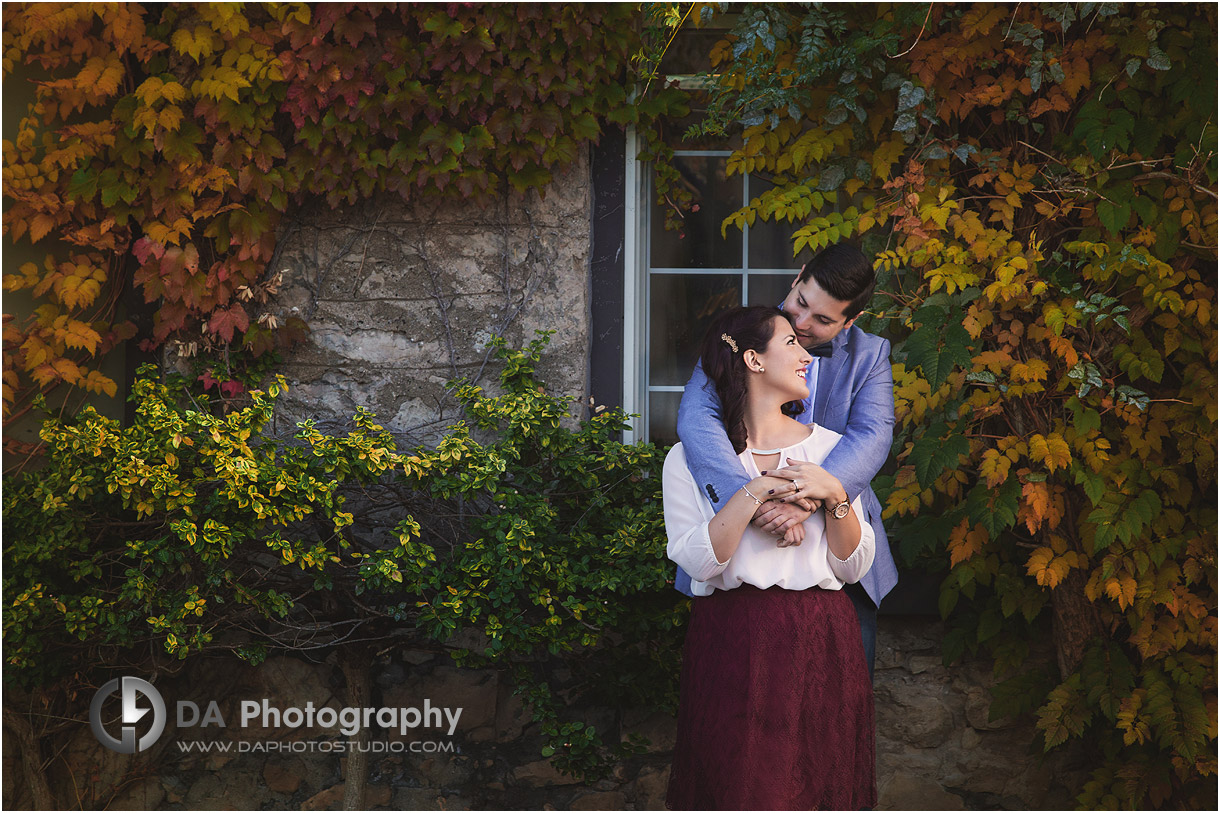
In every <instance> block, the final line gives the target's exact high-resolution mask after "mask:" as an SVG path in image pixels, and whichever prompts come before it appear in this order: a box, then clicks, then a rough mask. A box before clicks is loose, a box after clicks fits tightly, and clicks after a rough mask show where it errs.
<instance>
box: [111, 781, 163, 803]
mask: <svg viewBox="0 0 1220 813" xmlns="http://www.w3.org/2000/svg"><path fill="white" fill-rule="evenodd" d="M163 801H165V788H164V786H162V784H161V779H160V778H159V777H156V776H149V777H147V778H145V779H141V780H140V781H139V782H136V783H135V784H134V785H132V786H131V787H129V788H128V789H126V790H124V791H123V792H122V793H120V794H119V795H118V796H116V797H115V798H114V800H113V801H111V802H110V804H109V805H107V810H156V809H157V808H158V807H160V806H161V803H162V802H163Z"/></svg>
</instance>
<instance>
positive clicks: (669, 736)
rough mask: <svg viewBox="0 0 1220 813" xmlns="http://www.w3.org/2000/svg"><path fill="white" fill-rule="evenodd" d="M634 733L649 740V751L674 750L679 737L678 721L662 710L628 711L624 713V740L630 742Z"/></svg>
mask: <svg viewBox="0 0 1220 813" xmlns="http://www.w3.org/2000/svg"><path fill="white" fill-rule="evenodd" d="M633 734H634V735H638V736H641V737H643V738H645V739H647V740H648V746H647V747H648V752H649V753H658V752H664V751H672V750H674V743H675V742H676V740H677V737H678V721H677V720H676V719H675V718H674V717H673V716H672V715H669V714H665V713H664V712H660V711H654V712H651V713H642V712H638V711H635V710H631V711H627V712H625V713H624V714H623V726H622V741H623V742H629V741H630V739H631V736H632V735H633Z"/></svg>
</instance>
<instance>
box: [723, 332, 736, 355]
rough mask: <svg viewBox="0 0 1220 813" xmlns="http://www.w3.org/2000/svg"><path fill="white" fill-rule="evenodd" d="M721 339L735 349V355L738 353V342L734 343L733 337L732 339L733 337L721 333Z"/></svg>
mask: <svg viewBox="0 0 1220 813" xmlns="http://www.w3.org/2000/svg"><path fill="white" fill-rule="evenodd" d="M720 338H722V339H724V340H725V342H727V343H728V345H729V347H731V348H733V352H734V353H736V352H737V342H735V341H733V337H732V336H730V335H729V334H727V333H721V334H720Z"/></svg>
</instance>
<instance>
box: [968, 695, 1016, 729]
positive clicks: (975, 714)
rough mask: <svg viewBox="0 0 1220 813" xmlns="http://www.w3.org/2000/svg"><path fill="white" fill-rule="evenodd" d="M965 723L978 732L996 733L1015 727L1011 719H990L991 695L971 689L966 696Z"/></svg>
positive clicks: (1014, 721) (1014, 722) (1013, 720)
mask: <svg viewBox="0 0 1220 813" xmlns="http://www.w3.org/2000/svg"><path fill="white" fill-rule="evenodd" d="M966 722H968V723H969V724H970V727H971V728H974V729H976V730H978V731H997V730H999V729H1001V728H1012V727H1013V726H1015V725H1017V721H1016V720H1015V719H1014V718H1012V717H999V718H997V719H995V720H992V719H991V693H990V692H988V691H987V690H986V689H981V688H973V689H971V690H970V691H969V692H968V693H967V695H966Z"/></svg>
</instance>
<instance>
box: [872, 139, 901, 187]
mask: <svg viewBox="0 0 1220 813" xmlns="http://www.w3.org/2000/svg"><path fill="white" fill-rule="evenodd" d="M905 149H906V143H905V142H904V141H903V140H902V138H901V137H898V136H895V137H894V138H892V139H890V140H889V141H887V142H886V143H884V144H882V145H881V146H879V147H877V149H876V151H874V152H873V160H872V165H873V174H874V175H875V176H877V178H878V179H879V180H882V181H888V180H889V179H890V167H891V166H893V165H894V162H895V161H897V160H898V157H899V156H900V155H902V151H903V150H905Z"/></svg>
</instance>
